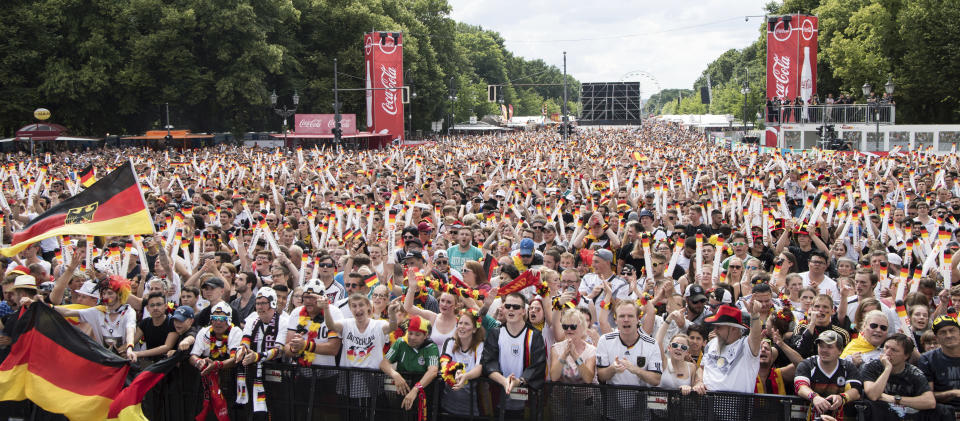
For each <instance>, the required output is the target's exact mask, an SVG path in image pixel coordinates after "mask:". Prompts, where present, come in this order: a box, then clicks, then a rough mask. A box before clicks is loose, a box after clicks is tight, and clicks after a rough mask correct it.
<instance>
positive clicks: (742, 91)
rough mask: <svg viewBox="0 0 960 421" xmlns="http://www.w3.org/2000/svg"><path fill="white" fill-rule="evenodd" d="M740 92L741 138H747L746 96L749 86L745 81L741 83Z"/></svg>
mask: <svg viewBox="0 0 960 421" xmlns="http://www.w3.org/2000/svg"><path fill="white" fill-rule="evenodd" d="M740 92H741V93H743V136H744V137H746V136H747V95H748V94H749V93H750V85H748V84H747V82H746V81H744V82H743V88H742V89H740Z"/></svg>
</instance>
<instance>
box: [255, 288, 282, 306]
mask: <svg viewBox="0 0 960 421" xmlns="http://www.w3.org/2000/svg"><path fill="white" fill-rule="evenodd" d="M261 297H263V298H266V299H267V301H268V302H270V308H277V292H276V291H274V290H273V288H270V287H263V288H260V289H259V290H257V297H256V298H254V300H256V299H257V298H261Z"/></svg>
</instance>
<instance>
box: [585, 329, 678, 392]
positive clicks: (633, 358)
mask: <svg viewBox="0 0 960 421" xmlns="http://www.w3.org/2000/svg"><path fill="white" fill-rule="evenodd" d="M616 358H621V359H625V360H628V361H630V362H631V363H633V364H636V365H637V366H639V367H640V368H642V369H644V370H647V371H652V372H655V373H662V372H663V370H662V368H661V366H662V361H661V359H660V350H659V349H657V341H656V340H655V339H653V338H651V337H649V336H647V335H645V334H644V333H643V332H640V337H639V338H637V341H636V342H635V343H633V344H631V345H629V346H628V345H627V344H625V343H623V340H622V339H621V338H620V332H611V333H608V334H606V335H603V336H601V337H600V343H599V344H598V345H597V368H605V367H609V366H610V365H612V364H613V362H614V360H615V359H616ZM607 383H610V384H617V385H631V386H657V385H656V384H648V383H647V382H645V381H643V380H642V379H641V378H640V376H637V375H636V374H633V373H630V372H628V371H626V370H624V371H622V372H620V373H617V374H614V375H613V377H612V378H610V380H609V381H608V382H607Z"/></svg>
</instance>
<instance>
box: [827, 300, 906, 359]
mask: <svg viewBox="0 0 960 421" xmlns="http://www.w3.org/2000/svg"><path fill="white" fill-rule="evenodd" d="M890 333H893V332H891V331H890V324H889V321H887V315H885V314H883V312H882V311H879V310H871V311H870V312H869V313H867V314H866V315H864V316H863V322H861V323H860V336H858V337H857V338H856V339H854V340H852V341H850V344H848V345H847V347H846V348H844V349H843V353H841V354H840V358H843V359H845V360H847V361H850V362H852V363H853V364H854V365H856V366H857V367H860V366H862V365H863V364H864V363H869V362H871V361H873V360H876V359H878V358H880V356H881V355H883V351H882V350H881V349H880V346H881V345H883V341H884V340H885V339H887V336H889V334H890Z"/></svg>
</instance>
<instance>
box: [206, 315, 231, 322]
mask: <svg viewBox="0 0 960 421" xmlns="http://www.w3.org/2000/svg"><path fill="white" fill-rule="evenodd" d="M227 320H230V318H229V317H227V316H210V321H211V322H225V321H227Z"/></svg>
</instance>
